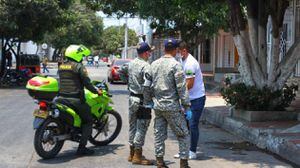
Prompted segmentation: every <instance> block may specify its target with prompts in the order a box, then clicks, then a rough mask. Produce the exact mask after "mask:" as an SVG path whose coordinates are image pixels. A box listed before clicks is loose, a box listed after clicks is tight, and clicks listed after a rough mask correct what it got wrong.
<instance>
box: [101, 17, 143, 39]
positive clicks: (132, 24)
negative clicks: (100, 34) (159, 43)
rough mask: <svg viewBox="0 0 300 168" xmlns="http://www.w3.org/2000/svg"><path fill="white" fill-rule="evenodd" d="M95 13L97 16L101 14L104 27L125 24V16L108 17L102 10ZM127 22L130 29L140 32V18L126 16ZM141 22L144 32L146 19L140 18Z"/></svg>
mask: <svg viewBox="0 0 300 168" xmlns="http://www.w3.org/2000/svg"><path fill="white" fill-rule="evenodd" d="M97 14H98V15H99V16H101V17H102V18H103V23H104V28H107V27H109V26H122V25H124V24H125V18H120V19H117V18H116V17H108V16H107V15H105V14H104V13H103V12H97ZM127 24H128V27H129V28H130V29H133V30H135V32H136V33H137V34H142V30H141V29H142V28H141V25H140V19H139V18H137V17H136V18H128V20H127ZM142 24H143V26H144V32H146V31H145V30H147V29H148V28H147V26H146V25H147V21H146V20H142Z"/></svg>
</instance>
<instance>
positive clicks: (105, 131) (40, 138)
mask: <svg viewBox="0 0 300 168" xmlns="http://www.w3.org/2000/svg"><path fill="white" fill-rule="evenodd" d="M93 84H94V85H95V86H96V87H97V88H99V89H102V91H103V94H102V95H101V96H99V95H98V94H93V93H91V92H90V91H88V90H85V99H86V102H87V103H88V104H89V106H90V107H91V112H92V115H93V118H94V123H93V133H92V136H91V137H90V139H89V141H90V142H91V143H92V144H93V145H95V146H104V145H107V144H109V143H111V142H112V141H113V140H114V139H115V138H116V137H117V136H118V135H119V133H120V131H121V127H122V119H121V116H120V114H119V113H117V112H116V111H114V109H113V107H112V106H111V104H112V103H113V102H112V99H111V95H109V93H108V86H107V84H106V83H105V82H104V81H103V82H99V81H93ZM26 88H27V90H28V93H29V95H30V96H31V97H32V98H33V99H35V102H36V103H37V104H38V105H39V108H38V109H36V110H34V112H33V116H34V121H33V127H34V129H35V130H36V131H35V136H34V148H35V150H36V152H37V154H38V155H39V156H40V157H42V158H44V159H50V158H53V157H55V156H56V155H57V154H58V153H59V151H60V150H61V148H62V147H63V144H64V142H65V140H71V141H75V142H79V140H80V137H81V129H80V127H81V119H80V117H79V115H78V114H77V113H76V109H75V108H74V107H72V105H71V104H68V103H64V102H61V101H55V98H56V96H57V93H58V90H59V86H58V81H57V80H56V79H55V78H52V77H48V76H36V77H34V78H32V79H30V80H29V81H28V83H27V85H26Z"/></svg>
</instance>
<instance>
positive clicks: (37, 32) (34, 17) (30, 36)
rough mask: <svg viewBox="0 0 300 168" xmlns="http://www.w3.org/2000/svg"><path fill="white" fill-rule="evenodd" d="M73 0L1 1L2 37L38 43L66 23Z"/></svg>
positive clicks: (0, 24) (0, 23)
mask: <svg viewBox="0 0 300 168" xmlns="http://www.w3.org/2000/svg"><path fill="white" fill-rule="evenodd" d="M70 3H71V0H60V1H59V0H1V3H0V35H1V36H2V37H4V38H16V37H17V38H18V39H19V40H21V41H27V40H33V41H38V40H41V39H42V38H43V35H44V34H45V33H46V32H48V31H53V30H54V29H55V28H56V27H58V26H59V25H61V24H62V23H63V21H64V18H63V16H64V14H63V13H64V9H66V8H68V5H69V4H70Z"/></svg>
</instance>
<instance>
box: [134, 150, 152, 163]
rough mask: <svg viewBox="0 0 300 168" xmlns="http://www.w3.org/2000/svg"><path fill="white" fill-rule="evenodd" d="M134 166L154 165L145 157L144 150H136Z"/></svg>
mask: <svg viewBox="0 0 300 168" xmlns="http://www.w3.org/2000/svg"><path fill="white" fill-rule="evenodd" d="M132 164H140V165H152V164H153V163H152V162H151V161H150V160H148V159H146V158H145V156H143V150H142V149H134V155H133V157H132Z"/></svg>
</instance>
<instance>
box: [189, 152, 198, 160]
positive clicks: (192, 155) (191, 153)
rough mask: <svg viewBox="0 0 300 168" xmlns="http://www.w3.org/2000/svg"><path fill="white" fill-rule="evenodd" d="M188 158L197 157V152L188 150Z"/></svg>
mask: <svg viewBox="0 0 300 168" xmlns="http://www.w3.org/2000/svg"><path fill="white" fill-rule="evenodd" d="M189 159H197V154H196V152H192V151H190V152H189Z"/></svg>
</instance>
